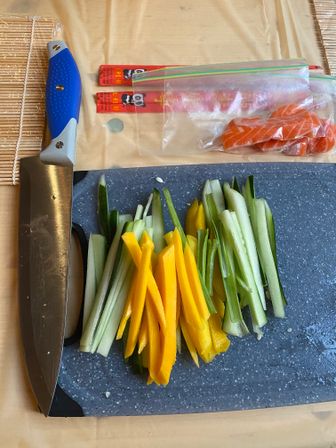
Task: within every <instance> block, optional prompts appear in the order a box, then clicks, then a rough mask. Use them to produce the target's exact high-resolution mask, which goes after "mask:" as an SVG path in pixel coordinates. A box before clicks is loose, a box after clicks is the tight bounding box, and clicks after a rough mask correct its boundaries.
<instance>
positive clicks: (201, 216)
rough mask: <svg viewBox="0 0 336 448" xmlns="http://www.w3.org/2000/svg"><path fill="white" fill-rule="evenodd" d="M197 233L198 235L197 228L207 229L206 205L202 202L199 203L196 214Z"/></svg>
mask: <svg viewBox="0 0 336 448" xmlns="http://www.w3.org/2000/svg"><path fill="white" fill-rule="evenodd" d="M194 225H195V235H194V236H196V235H197V230H205V229H206V225H205V213H204V207H203V204H202V202H201V203H200V204H199V206H198V209H197V212H196V216H195V224H194Z"/></svg>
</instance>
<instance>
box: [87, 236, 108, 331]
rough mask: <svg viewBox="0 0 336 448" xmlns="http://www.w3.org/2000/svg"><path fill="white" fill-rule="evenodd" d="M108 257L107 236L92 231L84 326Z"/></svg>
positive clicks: (88, 259) (88, 257)
mask: <svg viewBox="0 0 336 448" xmlns="http://www.w3.org/2000/svg"><path fill="white" fill-rule="evenodd" d="M105 258H106V238H105V237H104V236H103V235H99V234H93V233H91V235H90V238H89V248H88V256H87V270H86V281H85V293H84V311H83V327H85V325H86V322H87V320H88V317H89V314H90V311H91V308H92V304H93V302H94V298H95V295H96V292H97V287H98V285H99V282H100V280H101V278H102V275H103V269H104V263H105Z"/></svg>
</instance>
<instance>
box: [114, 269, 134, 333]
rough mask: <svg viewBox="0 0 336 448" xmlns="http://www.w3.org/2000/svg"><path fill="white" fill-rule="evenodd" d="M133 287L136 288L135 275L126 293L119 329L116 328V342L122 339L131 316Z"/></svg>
mask: <svg viewBox="0 0 336 448" xmlns="http://www.w3.org/2000/svg"><path fill="white" fill-rule="evenodd" d="M135 286H136V275H134V277H133V279H132V285H131V289H130V290H129V293H128V296H127V299H126V303H125V307H124V311H123V315H122V317H121V320H120V323H119V327H118V331H117V335H116V339H117V340H118V339H121V338H122V337H123V334H124V331H125V328H126V324H127V321H128V319H129V318H130V317H131V314H132V300H133V297H134V292H135Z"/></svg>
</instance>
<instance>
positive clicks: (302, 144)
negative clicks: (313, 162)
mask: <svg viewBox="0 0 336 448" xmlns="http://www.w3.org/2000/svg"><path fill="white" fill-rule="evenodd" d="M308 147H309V138H308V137H303V138H299V139H297V140H295V141H294V142H293V143H291V144H290V145H288V146H286V148H285V149H284V151H283V153H284V154H286V155H287V156H300V157H302V156H305V155H306V154H307V152H308Z"/></svg>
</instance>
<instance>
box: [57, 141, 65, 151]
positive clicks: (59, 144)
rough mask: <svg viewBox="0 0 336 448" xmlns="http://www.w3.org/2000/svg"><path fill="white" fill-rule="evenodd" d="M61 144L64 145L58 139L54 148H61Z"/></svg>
mask: <svg viewBox="0 0 336 448" xmlns="http://www.w3.org/2000/svg"><path fill="white" fill-rule="evenodd" d="M63 146H64V143H63V142H61V141H59V142H57V143H56V148H57V149H62V148H63Z"/></svg>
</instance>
